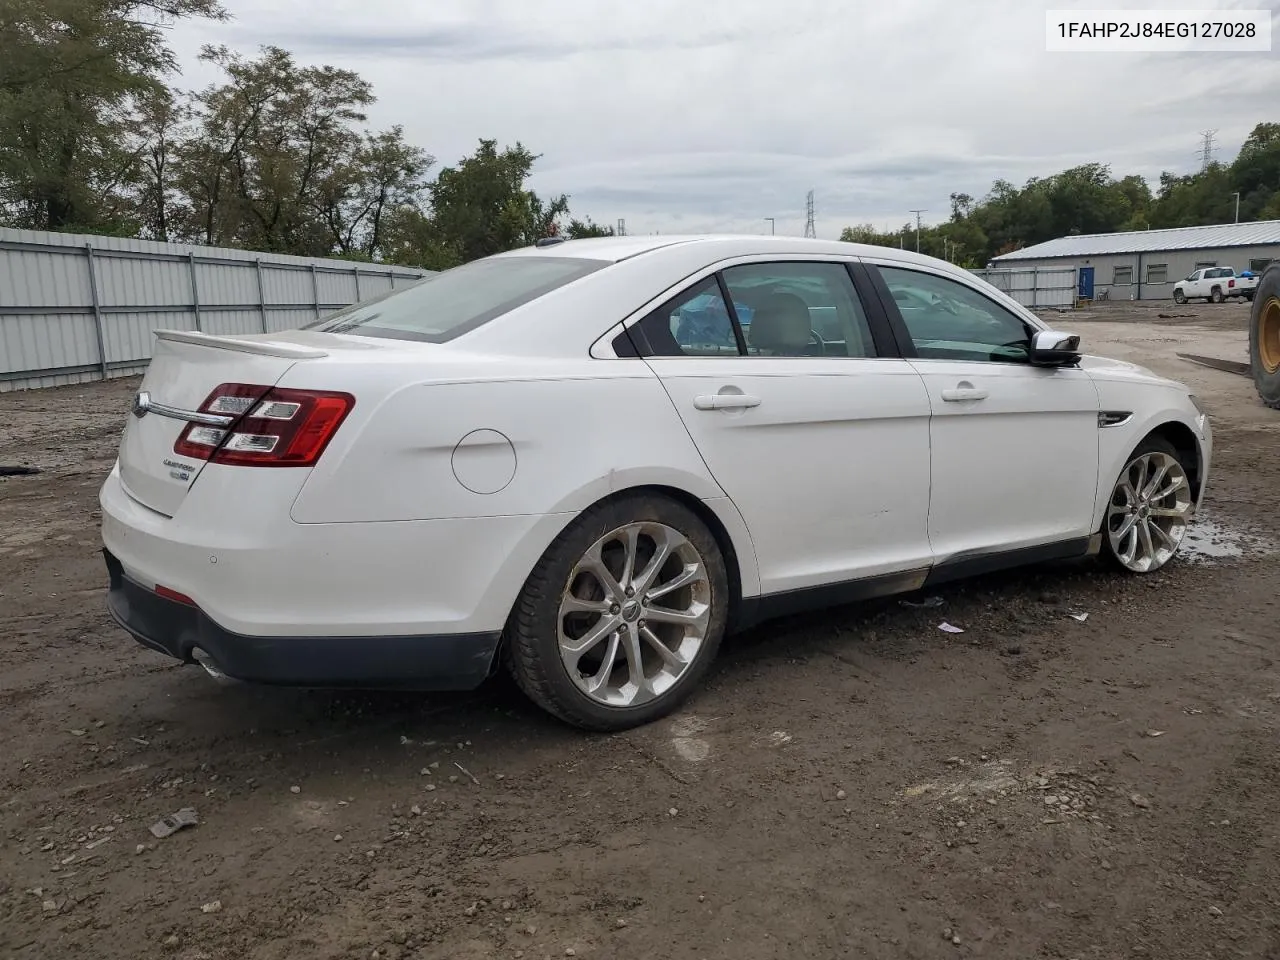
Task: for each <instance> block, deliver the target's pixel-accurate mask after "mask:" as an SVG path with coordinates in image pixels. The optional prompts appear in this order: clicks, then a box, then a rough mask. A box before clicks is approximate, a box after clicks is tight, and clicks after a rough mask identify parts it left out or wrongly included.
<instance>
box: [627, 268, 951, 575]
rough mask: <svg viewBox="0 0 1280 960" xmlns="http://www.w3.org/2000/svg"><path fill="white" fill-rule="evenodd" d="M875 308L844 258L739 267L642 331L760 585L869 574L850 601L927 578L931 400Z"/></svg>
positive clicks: (708, 278)
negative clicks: (737, 518)
mask: <svg viewBox="0 0 1280 960" xmlns="http://www.w3.org/2000/svg"><path fill="white" fill-rule="evenodd" d="M709 302H710V306H709V305H708V303H709ZM730 304H732V305H730ZM874 306H875V309H876V312H872V311H869V310H868V309H866V307H864V304H863V302H862V301H861V300H860V299H859V297H858V294H857V292H856V290H855V287H854V285H853V282H852V280H851V277H850V273H849V267H848V266H847V265H846V264H845V263H844V262H841V261H840V260H828V261H814V260H788V259H771V260H770V261H768V262H758V261H757V262H751V261H733V262H730V263H728V264H726V265H725V266H724V268H723V269H722V270H721V271H719V272H716V273H710V274H709V275H705V276H702V277H700V278H698V279H696V280H695V281H694V282H692V283H691V284H690V285H688V286H687V287H685V288H684V289H682V290H681V291H680V292H678V293H677V294H675V295H674V296H672V297H671V298H670V299H668V300H667V301H666V302H665V303H663V304H662V305H661V306H660V307H658V308H657V309H655V310H652V311H651V312H650V313H648V314H647V315H646V316H645V317H644V318H643V319H641V320H640V321H639V322H638V323H636V324H634V325H633V326H631V328H630V333H631V335H632V339H633V342H634V343H635V346H636V349H637V352H638V353H639V354H640V355H641V356H642V357H645V358H646V360H647V361H648V363H649V365H650V366H651V367H652V369H653V370H654V371H655V372H656V373H657V375H658V376H659V377H660V378H661V380H662V383H663V384H664V386H665V387H666V390H667V392H668V394H669V395H670V397H671V401H672V403H673V404H674V405H675V408H676V410H677V411H678V412H679V415H680V418H681V420H682V421H683V423H684V425H685V427H686V428H687V429H688V431H689V434H690V435H691V436H692V438H693V440H694V442H695V443H696V444H697V447H698V450H699V451H700V452H701V454H702V457H703V458H704V460H705V461H706V464H707V467H708V469H709V470H710V471H711V473H712V475H713V476H714V477H715V479H716V481H717V482H718V483H719V484H720V486H721V487H722V488H723V489H724V491H725V493H726V494H728V496H729V497H730V498H731V499H732V500H733V502H734V504H736V506H737V508H738V510H739V511H740V513H741V514H742V517H743V520H744V522H745V523H746V525H747V528H748V530H749V531H750V534H751V539H752V542H753V545H754V547H755V551H756V556H757V562H758V566H759V572H760V581H761V589H762V593H764V594H773V595H775V597H776V595H782V594H789V595H791V596H796V595H795V594H790V592H791V591H802V590H805V589H806V588H814V587H821V586H826V585H833V584H842V583H845V582H849V581H857V582H858V584H861V587H859V586H858V585H857V584H854V585H852V586H853V589H852V590H851V591H850V592H849V594H848V595H849V596H850V598H853V597H855V596H857V595H858V590H859V589H861V588H867V589H866V590H865V592H866V593H874V592H878V590H877V589H876V585H875V584H874V583H872V581H873V580H876V579H877V578H881V577H886V578H887V579H888V580H889V581H892V580H894V577H895V575H898V574H901V573H903V572H904V571H905V572H912V571H915V572H919V574H920V577H919V578H917V580H915V581H912V578H911V577H908V578H907V580H908V581H909V582H906V583H905V584H904V583H903V582H902V581H901V579H900V578H899V579H898V581H897V582H896V584H895V585H896V586H898V587H903V586H905V587H906V588H910V586H912V585H913V583H918V582H919V579H922V577H923V572H924V571H925V570H926V568H927V567H928V566H929V564H930V562H931V554H930V550H929V540H928V529H927V522H928V510H929V413H930V407H929V397H928V394H927V393H926V391H925V387H924V382H923V380H922V378H921V377H920V375H919V374H918V373H916V371H915V370H914V369H913V368H912V366H911V364H909V363H908V362H907V361H905V360H903V359H902V358H901V357H900V356H898V355H896V347H895V342H894V339H893V337H892V333H891V330H890V329H889V327H888V323H887V320H886V318H885V315H884V313H883V309H882V308H881V307H880V306H879V303H878V300H877V301H874ZM688 307H693V308H695V309H693V310H692V311H690V310H689V309H686V308H688ZM691 313H692V315H690V314H691ZM748 314H749V315H750V323H742V322H740V320H741V319H742V318H743V317H745V316H747V315H748ZM881 586H883V587H886V588H887V586H888V584H887V583H882V584H881Z"/></svg>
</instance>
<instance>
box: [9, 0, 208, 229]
mask: <svg viewBox="0 0 1280 960" xmlns="http://www.w3.org/2000/svg"><path fill="white" fill-rule="evenodd" d="M189 17H206V18H211V19H225V18H226V17H227V14H226V12H225V11H224V10H223V8H222V7H221V6H220V5H219V3H218V2H217V0H156V2H147V0H0V216H3V218H4V219H5V220H6V221H7V222H10V223H14V224H17V225H21V226H26V227H33V228H36V229H51V230H67V229H73V228H78V229H104V228H106V229H111V228H118V227H119V226H120V223H119V220H120V207H121V204H120V203H119V194H120V192H121V190H122V189H124V184H125V183H126V181H127V180H128V179H129V177H130V175H131V173H132V172H133V170H134V168H135V163H136V160H137V157H136V155H135V154H134V153H133V152H131V151H130V150H129V149H128V146H127V144H128V142H129V136H128V116H129V109H130V107H131V105H132V104H133V103H134V101H135V100H140V99H145V98H148V97H150V96H153V95H155V94H156V93H158V92H159V91H160V90H161V89H162V87H163V83H162V77H163V76H164V74H166V73H168V72H169V71H171V70H172V69H173V68H174V66H175V61H174V56H173V52H172V51H171V50H170V49H169V47H168V46H167V44H166V43H165V37H164V28H165V27H166V26H168V25H170V24H171V23H172V22H173V21H175V20H179V19H185V18H189Z"/></svg>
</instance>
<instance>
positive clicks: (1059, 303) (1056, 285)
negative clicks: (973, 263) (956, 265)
mask: <svg viewBox="0 0 1280 960" xmlns="http://www.w3.org/2000/svg"><path fill="white" fill-rule="evenodd" d="M973 273H974V274H975V275H976V276H979V277H981V278H982V279H983V280H986V281H987V282H988V283H990V284H991V285H992V286H994V287H996V288H997V289H999V290H1001V291H1003V292H1004V293H1007V294H1008V295H1009V296H1011V297H1013V299H1015V300H1017V301H1018V302H1019V303H1020V304H1022V305H1023V306H1024V307H1074V306H1075V303H1076V269H1075V267H1028V268H1027V269H1025V270H974V271H973Z"/></svg>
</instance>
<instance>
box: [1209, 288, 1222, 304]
mask: <svg viewBox="0 0 1280 960" xmlns="http://www.w3.org/2000/svg"><path fill="white" fill-rule="evenodd" d="M1209 302H1210V303H1221V302H1222V288H1221V287H1214V288H1213V289H1212V290H1210V291H1209Z"/></svg>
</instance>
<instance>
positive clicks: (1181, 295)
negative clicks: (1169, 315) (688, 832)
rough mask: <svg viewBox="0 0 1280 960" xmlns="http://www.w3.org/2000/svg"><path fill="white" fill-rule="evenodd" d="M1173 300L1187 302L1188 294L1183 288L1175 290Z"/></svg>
mask: <svg viewBox="0 0 1280 960" xmlns="http://www.w3.org/2000/svg"><path fill="white" fill-rule="evenodd" d="M1173 302H1174V303H1186V302H1187V295H1186V294H1185V293H1183V292H1182V291H1181V290H1175V291H1173Z"/></svg>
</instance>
